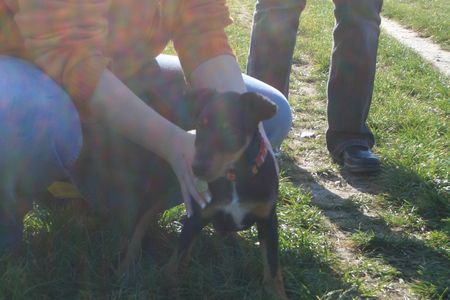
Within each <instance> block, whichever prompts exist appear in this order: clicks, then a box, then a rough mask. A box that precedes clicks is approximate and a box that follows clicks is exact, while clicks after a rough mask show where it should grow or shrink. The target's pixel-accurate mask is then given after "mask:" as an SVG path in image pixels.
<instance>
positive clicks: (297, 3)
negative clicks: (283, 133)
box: [247, 0, 306, 98]
mask: <svg viewBox="0 0 450 300" xmlns="http://www.w3.org/2000/svg"><path fill="white" fill-rule="evenodd" d="M305 5H306V0H258V1H257V3H256V8H255V13H254V15H253V26H252V33H251V41H250V50H249V55H248V61H247V74H248V75H250V76H252V77H254V78H257V79H259V80H261V81H263V82H265V83H267V84H269V85H271V86H273V87H275V88H276V89H278V90H279V91H281V92H282V93H283V94H284V96H285V97H286V98H287V97H288V94H289V76H290V73H291V65H292V56H293V53H294V47H295V41H296V38H297V29H298V25H299V18H300V14H301V12H302V11H303V9H304V8H305Z"/></svg>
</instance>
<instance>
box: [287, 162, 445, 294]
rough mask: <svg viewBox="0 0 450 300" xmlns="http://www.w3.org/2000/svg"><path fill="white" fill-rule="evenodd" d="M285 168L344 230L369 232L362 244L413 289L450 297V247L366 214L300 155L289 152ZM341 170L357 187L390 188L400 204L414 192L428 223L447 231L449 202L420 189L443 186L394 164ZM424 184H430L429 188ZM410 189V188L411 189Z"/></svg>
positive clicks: (391, 196) (369, 254)
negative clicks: (357, 171) (368, 171)
mask: <svg viewBox="0 0 450 300" xmlns="http://www.w3.org/2000/svg"><path fill="white" fill-rule="evenodd" d="M283 168H284V169H285V170H287V171H286V173H287V175H288V176H289V178H290V180H291V181H292V183H293V184H295V185H297V186H299V187H301V188H305V189H306V190H310V191H311V192H312V194H313V197H314V199H313V201H312V203H313V204H315V205H316V206H317V207H319V208H320V209H321V210H322V211H323V213H324V215H325V216H327V217H328V218H329V220H330V221H331V222H332V223H334V224H335V225H336V226H337V227H338V228H339V230H341V231H343V232H346V233H348V234H351V235H352V234H361V233H363V234H365V235H366V236H368V237H369V238H367V240H365V241H364V243H361V244H360V245H359V246H358V248H359V250H360V251H361V252H362V253H363V254H364V255H365V256H366V257H370V258H377V259H382V260H383V261H384V262H386V263H388V264H389V265H391V266H392V267H394V268H395V269H396V270H398V271H399V272H400V273H401V275H400V276H399V277H400V278H402V279H404V280H406V281H408V282H410V283H412V284H413V289H414V290H415V291H416V292H418V293H421V294H422V295H424V294H426V295H427V296H430V297H431V298H439V299H448V297H450V291H449V289H448V287H449V286H450V257H449V256H448V253H445V251H442V252H441V251H438V250H439V249H437V248H435V247H434V248H433V247H430V246H429V245H427V244H426V243H425V242H424V241H423V240H419V239H417V238H414V237H413V235H407V234H405V233H402V232H400V231H396V230H395V229H394V228H391V227H390V226H389V225H388V224H387V223H386V222H385V221H384V220H383V219H382V218H381V217H378V216H369V215H366V214H364V213H363V208H362V207H360V205H358V204H357V203H354V202H353V201H351V199H344V198H342V197H340V196H339V195H337V194H335V193H333V192H331V191H330V190H328V189H327V188H325V187H324V186H323V185H321V184H320V183H318V182H317V181H316V180H315V178H314V177H313V176H312V175H311V174H310V173H308V172H307V171H306V170H304V169H302V168H300V167H298V166H297V165H296V163H295V159H293V158H291V157H289V156H285V157H283ZM341 175H342V176H343V177H344V178H345V180H347V182H348V183H349V184H351V185H352V186H353V187H355V188H356V189H358V190H360V191H362V192H364V193H371V194H378V193H383V194H384V196H386V194H387V196H388V197H387V199H388V201H393V202H394V203H396V204H399V201H404V199H405V197H411V199H413V200H412V201H413V203H420V204H421V206H420V207H419V210H418V213H419V214H420V215H421V216H422V217H423V218H424V219H425V220H426V223H427V226H430V228H432V229H436V228H438V229H440V230H442V229H444V231H445V228H442V223H441V221H442V219H444V218H448V214H449V211H448V205H446V203H445V201H443V200H442V198H440V199H435V198H434V199H432V200H433V203H423V202H420V201H418V200H417V197H419V195H421V196H422V195H425V197H426V198H424V199H425V200H429V199H430V198H429V197H437V196H438V192H437V191H436V190H433V189H432V187H430V186H429V185H428V184H426V183H425V182H423V181H421V180H420V178H419V177H418V176H417V175H414V174H412V173H411V172H408V171H406V170H402V169H401V168H393V167H386V168H385V169H384V171H383V173H382V174H379V175H378V176H355V175H352V174H349V173H347V172H342V173H341ZM330 176H333V175H330ZM336 178H337V176H336ZM405 181H406V182H408V183H409V184H408V185H407V186H399V187H398V188H396V184H397V183H400V182H403V183H404V182H405ZM374 183H375V185H374ZM383 183H384V185H383ZM424 186H426V190H423V188H424ZM411 187H413V188H411ZM405 190H407V191H408V193H405ZM447 230H448V229H447ZM447 232H448V231H447Z"/></svg>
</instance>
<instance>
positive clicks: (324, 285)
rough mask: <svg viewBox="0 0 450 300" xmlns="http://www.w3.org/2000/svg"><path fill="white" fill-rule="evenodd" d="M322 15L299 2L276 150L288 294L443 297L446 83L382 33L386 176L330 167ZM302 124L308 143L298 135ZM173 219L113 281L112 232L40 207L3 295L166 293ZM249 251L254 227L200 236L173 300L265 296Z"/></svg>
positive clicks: (447, 270) (375, 108)
mask: <svg viewBox="0 0 450 300" xmlns="http://www.w3.org/2000/svg"><path fill="white" fill-rule="evenodd" d="M389 2H391V1H386V3H389ZM392 2H394V1H392ZM430 2H435V1H430ZM436 2H437V1H436ZM228 3H229V5H230V8H231V12H232V16H233V18H234V20H235V23H234V25H232V26H230V27H229V28H228V33H229V35H230V41H231V43H232V44H233V47H234V48H235V51H236V55H237V57H238V59H239V62H240V64H241V67H242V68H243V70H244V69H245V61H246V56H247V51H248V43H249V33H250V25H251V17H252V12H253V5H254V4H253V1H250V0H243V1H238V0H230V1H228ZM332 9H333V7H332V4H331V1H326V0H316V1H309V3H308V5H307V8H306V10H305V11H304V13H303V14H302V18H301V25H300V27H301V28H300V32H299V35H298V44H297V48H296V51H295V57H294V66H293V74H292V77H291V95H290V103H291V105H292V108H293V112H294V126H293V129H292V132H291V134H290V136H289V138H288V139H287V141H286V142H285V143H284V144H283V148H282V150H283V154H282V157H281V159H280V163H281V168H282V179H281V195H280V199H279V210H278V214H279V219H280V245H281V264H282V267H283V275H284V279H285V285H286V290H287V293H288V296H289V297H290V298H291V299H400V298H401V299H407V298H408V299H449V298H450V290H449V286H450V238H449V236H450V198H449V194H448V193H449V190H450V185H449V180H450V178H449V173H450V172H449V171H450V168H449V151H448V149H449V144H448V143H449V142H448V141H450V136H449V129H448V127H449V126H448V124H449V123H448V118H449V113H450V103H449V99H450V81H449V78H446V77H444V76H443V75H440V74H439V73H438V72H436V71H435V70H434V69H433V68H432V67H431V66H430V65H429V64H428V63H426V62H424V61H423V60H421V59H420V58H419V57H418V56H417V55H416V54H414V53H413V52H412V51H410V50H408V49H406V48H404V47H402V46H401V45H400V44H398V43H397V42H396V41H395V40H393V39H391V38H390V37H388V36H386V35H385V34H384V33H382V36H381V40H380V48H379V63H378V73H377V77H376V88H375V92H374V99H373V105H372V109H371V113H370V116H369V125H370V127H371V128H372V130H373V131H374V134H375V135H376V140H377V145H376V147H375V148H374V151H375V152H376V153H377V154H378V155H379V156H380V158H381V159H382V163H383V166H384V170H383V172H382V173H381V174H379V175H377V176H373V177H362V178H358V177H353V176H351V175H350V174H346V173H345V172H341V171H340V169H339V167H338V166H337V165H335V164H334V163H333V162H332V161H331V159H329V158H328V156H327V152H326V149H325V140H324V131H325V129H326V95H325V89H326V80H327V72H328V68H329V55H330V51H331V32H332V27H333V23H334V19H333V14H332ZM436 13H437V12H436ZM443 23H445V21H443ZM305 130H309V131H313V132H314V133H315V134H314V137H312V138H302V137H301V132H303V131H305ZM182 214H183V211H182V209H181V208H178V209H173V210H171V211H169V212H167V213H166V214H165V215H164V216H163V218H162V219H161V220H160V225H161V227H162V228H163V230H164V232H165V235H164V236H163V237H158V238H155V239H153V240H151V241H150V242H149V243H147V244H146V245H145V246H144V251H143V252H142V255H141V256H140V258H139V261H138V262H137V264H136V266H135V268H134V269H132V270H131V271H130V272H129V274H127V275H126V276H122V277H118V276H116V275H115V274H114V268H115V266H116V264H117V262H118V260H119V249H120V248H119V244H120V238H119V236H118V234H117V232H116V231H114V228H109V227H102V226H100V221H99V220H97V219H92V218H90V217H80V216H77V215H74V214H73V209H72V208H71V207H68V208H66V209H60V210H56V211H52V210H47V209H43V208H39V207H37V208H36V209H35V210H34V211H33V213H32V214H31V215H30V216H29V217H28V218H27V220H26V244H27V247H26V248H25V249H24V251H23V252H22V253H18V254H12V255H4V256H0V299H163V298H164V297H163V296H164V293H163V290H162V286H163V285H164V278H163V277H162V271H161V268H162V266H163V265H164V263H165V262H167V260H168V258H169V256H170V253H171V251H172V249H173V245H174V243H175V241H176V238H177V236H178V233H179V230H180V223H179V219H180V217H181V216H182ZM256 244H257V235H256V231H255V230H254V229H252V230H250V231H247V232H244V233H242V240H240V241H239V247H233V245H232V243H230V242H229V241H227V240H224V239H223V238H221V237H218V236H216V235H215V234H214V233H213V231H212V230H211V229H206V230H204V232H203V235H202V236H201V237H200V239H199V240H198V242H197V243H196V245H195V247H194V250H193V261H192V263H191V265H190V267H189V270H188V272H187V274H186V275H185V276H184V280H183V286H182V299H266V296H265V295H264V294H263V293H262V290H261V280H262V265H261V256H260V253H259V249H258V246H257V245H256ZM406 297H407V298H406Z"/></svg>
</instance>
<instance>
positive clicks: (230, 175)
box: [226, 134, 267, 181]
mask: <svg viewBox="0 0 450 300" xmlns="http://www.w3.org/2000/svg"><path fill="white" fill-rule="evenodd" d="M266 157H267V146H266V143H265V141H264V139H263V138H262V136H261V135H260V134H259V151H258V154H257V155H256V157H255V160H254V163H253V165H252V167H251V170H252V174H253V175H256V174H258V171H259V168H260V167H261V166H262V164H263V163H264V161H265V160H266ZM226 178H227V179H228V180H229V181H236V170H235V169H234V168H231V169H229V170H228V171H227V173H226Z"/></svg>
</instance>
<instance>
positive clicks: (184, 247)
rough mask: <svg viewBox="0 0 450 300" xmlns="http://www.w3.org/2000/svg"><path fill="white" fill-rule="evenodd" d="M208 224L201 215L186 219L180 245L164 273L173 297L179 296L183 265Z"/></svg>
mask: <svg viewBox="0 0 450 300" xmlns="http://www.w3.org/2000/svg"><path fill="white" fill-rule="evenodd" d="M205 225H206V222H205V221H204V220H202V219H201V218H200V217H198V216H196V215H194V216H193V217H191V218H186V219H185V220H184V224H183V228H182V230H181V234H180V238H179V241H178V245H177V247H176V248H175V251H174V253H173V254H172V256H171V258H170V260H169V263H168V264H167V265H166V267H165V268H164V275H165V277H166V280H167V283H168V285H169V289H170V293H171V294H172V295H171V298H178V292H177V289H178V285H179V280H178V276H179V273H180V270H181V268H182V267H185V266H186V265H187V263H188V261H189V259H190V256H191V250H192V246H193V244H194V240H195V238H196V237H197V236H198V234H199V233H200V231H201V230H202V229H203V227H204V226H205Z"/></svg>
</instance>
